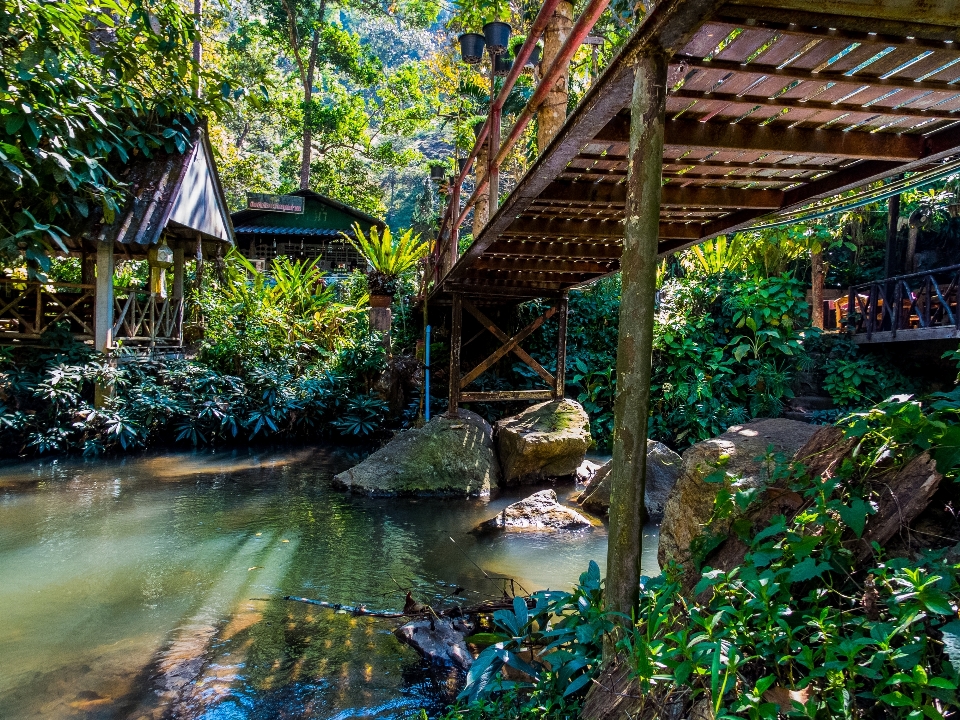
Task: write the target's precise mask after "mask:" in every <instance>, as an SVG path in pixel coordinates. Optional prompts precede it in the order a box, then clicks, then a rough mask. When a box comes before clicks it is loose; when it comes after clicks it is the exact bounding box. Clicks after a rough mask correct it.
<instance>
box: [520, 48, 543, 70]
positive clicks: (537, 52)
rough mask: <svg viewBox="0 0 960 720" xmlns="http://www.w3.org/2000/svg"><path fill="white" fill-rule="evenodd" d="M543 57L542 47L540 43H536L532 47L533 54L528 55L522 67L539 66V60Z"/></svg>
mask: <svg viewBox="0 0 960 720" xmlns="http://www.w3.org/2000/svg"><path fill="white" fill-rule="evenodd" d="M542 55H543V46H542V45H540V43H537V44H536V45H534V46H533V52H532V53H530V57H528V58H527V62H526V64H525V65H524V67H536V66H537V65H539V64H540V58H541V56H542Z"/></svg>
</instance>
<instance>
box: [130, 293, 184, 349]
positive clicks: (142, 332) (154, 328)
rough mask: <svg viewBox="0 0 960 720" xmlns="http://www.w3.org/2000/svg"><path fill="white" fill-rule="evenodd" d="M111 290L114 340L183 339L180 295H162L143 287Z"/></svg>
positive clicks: (169, 341)
mask: <svg viewBox="0 0 960 720" xmlns="http://www.w3.org/2000/svg"><path fill="white" fill-rule="evenodd" d="M113 292H114V297H113V303H114V313H113V317H114V323H113V339H114V342H116V341H117V340H121V341H124V342H128V343H137V344H141V343H148V344H150V345H156V344H158V343H159V344H162V345H171V344H176V345H179V344H180V343H181V342H182V339H183V298H169V297H167V298H162V297H160V296H158V295H155V294H154V293H151V292H148V291H146V290H144V289H142V288H115V289H114V291H113Z"/></svg>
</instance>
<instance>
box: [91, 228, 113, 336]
mask: <svg viewBox="0 0 960 720" xmlns="http://www.w3.org/2000/svg"><path fill="white" fill-rule="evenodd" d="M112 344H113V243H112V242H102V243H100V244H99V245H97V283H96V295H95V299H94V309H93V345H94V347H95V348H96V349H97V350H98V351H99V352H107V351H108V350H109V349H110V346H111V345H112Z"/></svg>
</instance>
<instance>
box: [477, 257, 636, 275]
mask: <svg viewBox="0 0 960 720" xmlns="http://www.w3.org/2000/svg"><path fill="white" fill-rule="evenodd" d="M619 257H620V256H619V254H618V255H617V257H616V258H608V259H607V262H603V261H600V260H593V259H577V260H558V259H555V258H551V259H549V260H548V259H539V258H531V259H530V260H517V259H515V258H489V257H486V255H484V256H483V257H481V258H480V259H479V260H477V261H476V262H475V263H474V264H473V265H471V268H476V269H477V270H511V271H527V270H533V271H538V272H548V273H574V274H578V275H582V274H592V275H595V274H597V273H606V272H609V271H610V270H611V269H613V268H612V267H611V263H613V265H614V266H615V265H616V263H617V260H618V259H619Z"/></svg>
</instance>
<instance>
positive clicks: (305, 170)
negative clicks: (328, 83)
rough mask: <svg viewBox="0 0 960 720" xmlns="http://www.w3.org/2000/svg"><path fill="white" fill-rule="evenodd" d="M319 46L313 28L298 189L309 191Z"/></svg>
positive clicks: (318, 38)
mask: <svg viewBox="0 0 960 720" xmlns="http://www.w3.org/2000/svg"><path fill="white" fill-rule="evenodd" d="M320 12H321V15H320V22H323V8H322V7H321V11H320ZM319 44H320V32H319V31H318V30H317V29H316V28H314V30H313V39H312V40H311V42H310V60H309V62H308V63H307V78H306V81H305V82H304V83H303V152H302V154H301V156H300V189H301V190H309V189H310V161H311V159H312V156H313V147H312V143H313V129H312V128H311V127H310V125H311V122H312V120H313V111H312V108H311V103H312V102H313V73H314V71H315V70H316V67H317V47H318V46H319Z"/></svg>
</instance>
